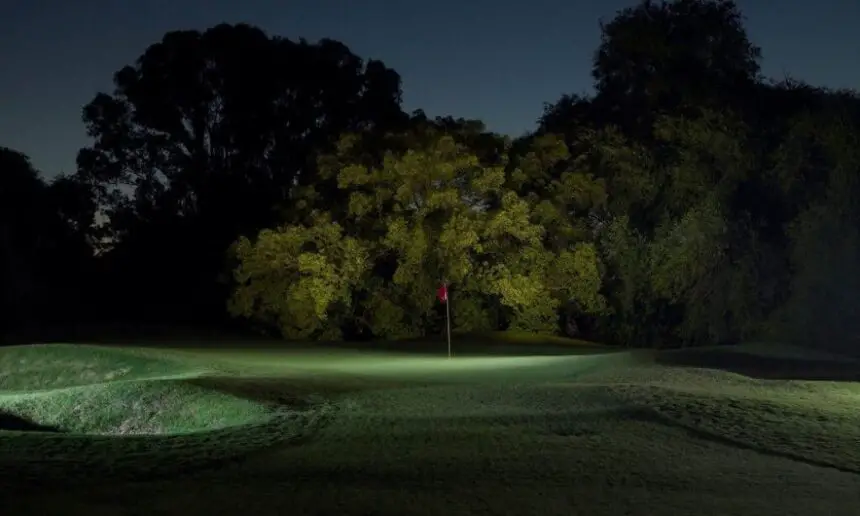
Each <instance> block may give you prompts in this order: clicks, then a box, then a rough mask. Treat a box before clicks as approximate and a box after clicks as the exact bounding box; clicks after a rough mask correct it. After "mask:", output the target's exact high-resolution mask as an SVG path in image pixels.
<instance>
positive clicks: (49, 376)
mask: <svg viewBox="0 0 860 516" xmlns="http://www.w3.org/2000/svg"><path fill="white" fill-rule="evenodd" d="M219 374H223V373H220V372H219V371H218V370H217V368H214V367H202V366H201V365H200V364H199V363H195V362H188V361H182V360H178V359H176V358H174V357H172V356H170V355H169V354H158V353H153V352H152V351H148V350H133V349H132V350H118V349H111V348H102V347H96V346H71V345H39V346H17V347H11V348H0V471H2V472H5V473H13V472H14V473H13V474H14V475H15V476H16V477H22V476H23V477H27V478H33V479H40V480H42V481H52V480H57V479H68V478H74V479H76V480H79V481H86V479H87V478H90V477H91V476H92V475H93V474H94V473H95V474H97V475H101V474H103V473H104V472H105V471H110V472H112V474H114V475H119V476H130V477H142V476H152V475H165V474H169V473H171V472H173V473H178V472H182V471H185V470H187V469H189V468H192V467H195V466H202V465H205V464H211V463H213V462H219V461H223V460H226V459H230V458H237V457H242V456H245V455H247V454H249V453H253V452H255V451H257V450H260V449H262V448H266V447H268V446H271V445H273V444H276V443H279V442H283V441H286V440H290V439H292V438H296V437H300V436H301V435H303V433H304V432H306V431H308V430H309V429H310V428H311V427H312V426H313V424H314V423H315V422H316V421H318V419H319V417H320V416H321V415H322V414H323V413H324V412H325V410H324V409H325V407H323V406H320V407H316V408H315V409H314V410H309V409H308V408H307V407H300V406H298V403H294V404H292V405H291V404H287V403H283V402H279V401H278V400H276V399H255V397H254V394H255V393H254V391H253V390H245V391H243V394H244V395H243V396H237V395H236V393H231V392H227V391H225V390H223V389H220V388H219V384H218V378H219ZM294 401H296V402H298V401H299V400H294ZM4 466H7V467H4ZM13 466H14V467H13ZM72 473H74V475H73V476H71V477H70V475H71V474H72Z"/></svg>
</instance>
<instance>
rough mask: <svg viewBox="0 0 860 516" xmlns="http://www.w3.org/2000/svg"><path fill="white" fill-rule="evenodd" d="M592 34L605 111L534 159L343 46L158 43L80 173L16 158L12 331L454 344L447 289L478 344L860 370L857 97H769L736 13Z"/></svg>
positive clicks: (727, 5) (213, 36)
mask: <svg viewBox="0 0 860 516" xmlns="http://www.w3.org/2000/svg"><path fill="white" fill-rule="evenodd" d="M601 29H602V38H601V41H600V45H599V47H598V48H597V50H596V51H595V54H594V60H593V69H592V76H593V79H594V86H595V88H594V93H593V94H591V95H565V96H563V97H562V98H560V99H558V100H557V101H555V102H552V103H548V104H546V105H545V107H544V111H543V113H542V114H541V115H540V116H539V119H538V128H537V129H536V130H535V131H534V132H533V133H531V134H528V135H526V136H524V137H520V138H516V139H512V138H509V137H507V136H504V135H500V134H496V133H493V132H491V131H489V130H487V128H486V127H485V126H484V124H483V123H481V122H480V121H478V120H466V119H462V118H454V117H437V118H429V117H427V116H426V115H425V114H424V113H423V112H421V111H420V110H419V111H416V112H413V113H406V112H404V111H403V109H402V105H401V83H400V78H399V76H398V74H397V73H396V72H395V71H394V70H392V69H390V68H388V67H386V66H385V65H384V64H383V63H382V62H380V61H375V60H364V59H362V58H360V57H358V56H356V55H354V54H353V53H352V52H351V51H350V50H349V49H348V47H346V46H345V45H344V44H342V43H340V42H337V41H333V40H327V39H324V40H322V41H320V42H317V43H308V42H307V41H304V40H299V41H292V40H289V39H286V38H281V37H273V36H269V35H267V34H266V33H264V32H263V31H262V30H260V29H258V28H256V27H251V26H248V25H243V24H239V25H227V24H222V25H218V26H216V27H213V28H211V29H208V30H206V31H202V32H201V31H176V32H170V33H168V34H166V35H165V36H164V37H163V39H162V40H161V41H159V42H157V43H155V44H153V45H152V46H150V47H149V48H147V49H146V50H145V52H144V53H143V54H142V55H141V57H140V58H139V59H138V60H137V62H136V63H135V64H134V65H131V66H127V67H125V68H123V69H122V70H120V71H118V72H117V73H116V74H115V76H114V83H115V87H116V88H115V91H114V92H113V93H111V94H107V93H100V94H98V95H97V96H96V97H95V98H94V99H93V101H92V102H90V103H89V104H88V105H87V106H86V107H85V108H84V110H83V121H84V123H85V124H86V127H87V130H88V133H89V135H90V136H91V137H92V143H91V145H89V146H87V147H86V148H84V149H81V151H80V153H79V154H78V159H77V165H78V167H77V171H76V172H75V173H74V174H71V175H68V176H62V177H59V178H57V179H55V180H53V181H46V180H45V179H44V178H41V177H40V176H39V174H38V173H37V172H36V171H35V170H33V168H32V166H31V165H30V164H29V161H28V159H27V158H26V156H23V155H22V154H20V153H17V152H15V151H13V150H10V149H2V150H0V167H2V168H0V172H1V173H0V181H2V183H0V185H2V187H0V210H2V211H3V215H2V219H0V253H2V254H0V257H2V260H3V261H2V263H3V267H2V269H0V274H2V284H3V285H4V295H3V298H2V303H3V306H2V313H3V314H4V315H5V317H4V323H3V326H5V328H4V329H11V328H13V327H15V326H16V325H17V326H21V325H25V324H58V323H62V322H66V323H70V322H71V323H73V322H74V321H80V320H89V321H122V322H127V323H145V322H159V323H176V324H221V323H224V322H225V321H227V320H230V321H232V324H239V325H241V326H243V327H248V328H255V329H257V330H259V331H261V332H265V333H269V334H278V335H282V336H284V337H287V338H296V339H311V340H313V339H316V340H330V339H363V338H385V339H398V338H406V337H415V336H422V335H431V334H435V333H438V332H440V331H441V330H442V327H443V325H444V307H441V306H439V304H438V302H437V301H436V300H435V297H434V293H435V290H436V288H437V287H438V286H439V284H440V283H441V282H442V281H445V282H447V283H448V285H449V289H450V295H451V299H450V301H451V308H452V324H453V327H454V328H455V329H457V330H461V331H478V330H495V329H508V328H516V329H521V330H527V331H539V332H554V333H562V334H567V335H571V336H578V337H584V338H589V339H595V340H600V341H604V342H611V343H615V344H619V345H626V346H645V347H665V346H689V345H708V344H718V343H732V342H739V341H742V340H747V339H753V338H778V339H781V340H793V341H798V342H803V343H805V344H808V345H815V346H819V347H824V348H839V349H855V350H856V349H860V345H858V343H860V340H858V339H860V318H858V317H856V316H855V307H857V306H860V304H858V301H860V295H858V294H860V278H858V277H857V274H856V273H855V272H854V271H855V268H856V265H857V264H858V263H860V234H858V224H857V222H858V216H860V210H858V207H857V202H856V199H857V198H858V197H857V194H858V193H860V191H858V184H857V183H858V177H860V176H858V172H860V97H858V94H857V92H855V91H842V90H838V91H837V90H831V89H827V88H822V87H816V86H813V85H809V84H805V83H801V82H798V81H794V80H791V79H786V80H783V81H778V82H777V81H770V80H765V79H764V78H762V77H761V74H760V68H759V62H760V51H759V49H758V48H757V47H756V46H755V45H754V44H753V43H751V42H750V41H749V39H748V37H747V34H746V32H745V29H744V27H743V23H742V16H741V13H740V11H739V10H738V8H737V6H736V5H735V4H734V2H731V1H720V0H677V1H674V2H651V1H646V2H641V3H639V4H637V5H634V6H632V7H630V8H628V9H625V10H623V11H620V12H619V13H617V15H616V16H615V18H613V19H612V20H611V21H609V22H608V23H605V24H603V25H602V26H601ZM22 201H23V202H22Z"/></svg>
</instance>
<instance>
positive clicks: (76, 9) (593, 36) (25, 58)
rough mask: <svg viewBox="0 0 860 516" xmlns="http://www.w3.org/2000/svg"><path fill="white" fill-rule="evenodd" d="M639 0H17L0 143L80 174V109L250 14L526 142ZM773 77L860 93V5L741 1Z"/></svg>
mask: <svg viewBox="0 0 860 516" xmlns="http://www.w3.org/2000/svg"><path fill="white" fill-rule="evenodd" d="M634 3H636V2H635V0H525V1H523V0H507V1H498V0H495V1H490V0H434V1H427V2H419V1H417V0H410V1H407V0H279V1H274V0H272V1H266V0H244V1H237V0H208V1H204V0H135V1H131V0H6V1H4V2H3V8H2V10H0V12H2V14H0V74H2V75H0V145H3V146H6V147H11V148H13V149H16V150H19V151H22V152H24V153H26V154H28V155H30V157H31V158H32V160H33V163H34V165H35V166H36V167H37V168H38V169H40V170H42V171H43V172H44V173H45V174H46V175H48V176H51V175H54V174H56V173H58V172H61V171H65V172H71V171H73V170H74V163H75V155H76V153H77V150H78V149H79V148H80V147H81V146H83V145H86V144H87V143H88V139H87V136H86V134H85V132H84V127H83V124H82V123H81V121H80V113H81V108H82V106H83V105H84V104H86V103H87V102H88V101H90V100H91V99H92V97H93V95H94V94H95V93H96V92H97V91H99V90H102V91H111V90H112V85H111V77H112V75H113V73H114V72H115V71H116V70H118V69H119V68H121V67H122V66H124V65H126V64H131V63H132V62H133V61H134V60H135V59H136V58H137V57H138V56H139V55H140V54H141V53H142V52H143V50H144V49H145V48H146V47H147V46H148V45H150V44H151V43H154V42H156V41H158V40H159V39H160V38H161V36H163V34H164V33H165V32H167V31H169V30H176V29H205V28H208V27H210V26H212V25H215V24H217V23H220V22H231V23H235V22H247V23H251V24H254V25H257V26H259V27H261V28H263V29H265V30H266V31H267V32H269V33H270V34H277V35H281V36H286V37H289V38H291V39H298V38H299V37H305V38H307V39H308V40H311V41H316V40H318V39H320V38H322V37H330V38H333V39H337V40H340V41H342V42H344V43H345V44H347V45H348V46H349V47H350V49H351V50H352V51H353V52H354V53H356V54H357V55H359V56H361V57H363V58H376V59H381V60H383V61H384V62H385V63H386V64H387V65H388V66H391V67H393V68H394V69H395V70H397V71H398V72H399V73H400V75H401V77H402V78H403V89H404V102H405V107H406V109H408V110H412V109H416V108H419V107H420V108H423V109H424V110H425V111H426V112H427V114H428V115H431V116H436V115H447V114H451V115H454V116H464V117H470V118H480V119H482V120H484V121H485V122H486V123H487V125H488V127H489V128H490V129H492V130H495V131H499V132H502V133H506V134H510V135H512V136H517V135H519V134H521V133H523V132H525V131H528V130H531V129H533V128H534V124H535V120H536V119H537V117H538V116H539V115H540V113H541V109H542V105H543V103H544V102H547V101H554V100H556V99H557V98H558V97H559V96H560V95H561V94H562V93H564V92H573V93H576V92H588V91H590V89H591V78H590V76H589V72H590V66H591V57H592V54H593V52H594V50H595V48H596V47H597V45H598V42H599V26H598V20H599V19H600V18H601V17H602V18H605V19H607V20H608V19H610V18H611V17H612V16H613V15H614V13H615V12H616V11H617V10H618V9H621V8H623V7H626V6H629V5H633V4H634ZM738 5H739V6H740V7H741V9H742V11H743V12H744V14H745V15H746V17H747V23H746V26H747V30H748V32H749V35H750V37H751V39H752V40H753V42H754V43H756V44H757V45H759V46H760V47H762V51H763V54H764V60H763V68H764V73H765V75H767V76H771V77H780V78H781V77H783V76H784V74H785V73H789V74H790V75H791V76H793V77H795V78H797V79H802V80H806V81H809V82H812V83H814V84H817V85H826V86H831V87H850V88H860V66H858V65H860V35H858V33H860V28H858V22H860V1H858V0H816V1H814V2H813V1H809V0H739V1H738Z"/></svg>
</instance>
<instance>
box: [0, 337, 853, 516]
mask: <svg viewBox="0 0 860 516" xmlns="http://www.w3.org/2000/svg"><path fill="white" fill-rule="evenodd" d="M723 351H724V352H728V351H725V350H723ZM147 353H154V354H155V356H157V357H161V358H163V359H164V360H166V361H170V362H173V361H179V362H180V363H183V360H184V359H181V358H180V357H186V358H187V360H184V363H185V365H186V367H187V370H189V371H196V370H198V369H199V368H200V367H202V366H203V365H206V364H209V365H210V366H211V368H212V370H213V371H214V372H212V373H210V374H208V375H204V376H182V377H181V378H174V379H172V380H169V381H175V382H181V384H182V385H184V386H187V387H189V388H192V387H193V388H194V389H201V390H203V391H207V392H211V393H214V394H213V395H216V396H227V397H230V398H235V399H240V400H247V401H253V402H255V403H260V404H261V405H263V406H266V407H278V406H280V407H283V406H287V407H292V412H286V413H285V414H287V415H292V417H294V418H295V419H293V420H292V421H289V422H285V423H286V426H285V427H284V428H282V429H278V428H277V427H275V426H270V427H265V425H269V424H271V425H274V424H275V423H276V422H275V421H269V422H266V423H259V424H258V426H256V427H251V428H259V429H260V430H261V433H260V434H255V433H254V431H251V432H244V433H243V432H240V431H239V430H240V428H239V427H230V428H225V429H222V430H217V431H213V432H204V433H193V434H192V433H188V434H181V435H173V436H155V437H139V436H132V437H128V438H126V437H122V438H92V437H89V436H69V435H63V434H60V435H57V434H42V435H37V434H36V433H17V434H14V437H13V439H14V440H15V444H17V445H20V446H15V447H12V446H8V447H7V448H5V449H6V450H7V455H6V456H5V459H4V456H3V455H0V471H4V470H11V469H12V468H16V467H18V466H19V465H21V464H22V463H23V462H25V461H22V460H21V459H22V457H23V456H22V453H24V452H26V453H28V454H29V456H31V457H33V456H36V455H37V454H39V453H41V451H42V450H43V449H45V447H53V448H52V449H53V450H54V452H53V453H54V455H55V458H58V459H63V460H65V461H66V462H63V460H54V462H53V463H52V462H50V461H45V460H42V461H41V462H39V461H38V460H37V461H36V462H35V465H34V466H33V468H32V469H31V470H30V471H31V473H32V475H31V477H32V476H36V477H37V478H41V479H44V478H53V479H54V483H53V484H52V485H50V486H47V487H46V486H42V487H39V486H36V487H34V484H32V482H30V480H29V479H25V480H26V481H21V479H20V478H17V479H16V478H12V477H9V478H8V479H0V482H5V483H6V487H7V490H5V492H10V493H15V494H14V496H9V497H8V498H6V499H4V503H5V505H4V510H6V509H7V508H8V510H9V511H12V512H11V513H16V514H18V513H20V514H71V513H79V514H87V515H88V516H94V515H97V514H110V515H114V514H147V515H148V514H185V515H189V514H190V515H194V514H206V515H211V514H243V513H249V514H250V513H253V514H308V515H311V514H320V515H323V514H332V515H345V516H350V515H353V516H359V515H370V514H377V515H395V514H397V515H401V514H417V515H438V514H446V515H460V514H463V515H466V514H468V515H475V514H523V515H533V514H541V515H549V514H559V515H562V514H563V515H566V516H569V515H577V514H582V515H589V516H592V515H612V516H615V515H618V514H628V515H634V514H635V515H649V516H650V515H654V514H679V515H681V514H696V515H699V514H712V515H732V516H736V515H745V514H749V515H753V514H754V515H756V516H761V515H773V516H777V515H779V516H784V515H791V514H797V515H816V514H822V515H845V516H855V515H856V514H857V507H860V475H858V474H856V473H852V471H854V469H853V468H854V467H855V466H856V465H857V460H858V455H857V442H860V436H858V434H857V428H860V417H858V415H857V410H856V407H857V403H858V400H860V392H858V385H857V384H854V383H850V382H800V381H775V380H757V379H753V378H749V377H746V376H742V375H739V374H735V373H731V372H727V371H723V370H717V369H715V368H713V367H710V366H711V365H714V364H716V363H717V361H718V360H720V359H721V358H720V357H718V355H710V354H708V353H707V352H706V353H705V354H704V355H700V356H699V359H698V362H697V363H695V364H688V365H681V364H678V363H675V364H673V365H671V366H667V365H666V362H665V360H666V359H665V358H664V357H662V356H660V355H659V354H657V355H655V354H652V353H635V354H615V355H611V356H607V357H606V358H605V359H604V358H603V357H600V356H588V357H577V356H566V357H558V358H557V359H556V358H541V359H540V360H534V359H527V360H526V362H529V363H530V364H532V365H530V366H529V367H514V366H515V365H516V362H517V361H516V360H508V359H505V360H490V359H480V358H477V359H474V360H473V361H470V360H472V359H462V360H460V361H455V362H446V361H445V360H438V359H428V358H422V357H421V356H416V357H414V358H409V359H406V358H404V357H403V356H402V355H401V354H398V355H397V356H395V357H392V356H389V355H386V354H383V353H376V354H374V353H368V354H360V353H359V354H356V353H346V352H343V353H341V352H339V351H332V353H330V354H325V353H323V354H320V355H319V356H314V357H310V358H307V357H306V358H302V357H303V356H304V355H303V354H304V352H303V351H297V350H292V351H289V350H288V351H281V350H275V349H271V348H265V347H261V348H256V349H254V348H251V347H250V346H248V345H247V344H246V343H242V345H241V346H237V347H236V348H234V349H230V348H228V347H222V348H220V349H214V350H206V351H203V350H195V349H193V348H190V347H187V346H183V347H182V349H181V350H180V351H176V352H172V351H171V352H163V354H160V353H161V352H160V351H159V350H155V349H152V350H148V351H147ZM584 354H589V355H590V353H589V352H584ZM703 357H704V358H703ZM434 360H435V361H434ZM529 360H531V361H529ZM661 360H663V362H661ZM329 361H330V362H329ZM469 364H474V365H475V366H474V368H472V366H470V365H469ZM487 364H490V365H494V366H495V365H496V364H497V365H498V367H499V368H501V369H502V370H498V371H487V370H486V369H482V368H481V367H478V366H482V365H483V366H486V365H487ZM461 365H462V367H461ZM302 368H304V369H302ZM327 368H328V369H327ZM505 368H507V369H505ZM185 374H186V373H181V375H185ZM137 381H143V382H144V383H146V382H148V381H157V382H164V381H168V380H166V379H163V378H162V379H157V380H151V379H150V380H142V379H141V380H137ZM323 400H325V401H323ZM245 430H248V428H247V427H246V428H245ZM279 432H283V433H284V434H289V435H290V436H293V437H295V438H296V439H298V440H287V441H286V442H280V441H279V442H273V441H269V440H267V439H270V438H271V436H273V435H276V434H278V433H279ZM255 435H256V436H257V437H253V436H255ZM0 436H5V437H4V438H6V437H9V436H13V434H12V433H4V432H0ZM70 437H75V438H81V439H78V440H75V439H72V440H65V441H61V440H55V439H63V438H70ZM256 439H259V440H256ZM28 440H29V442H30V444H27V442H28ZM48 443H50V444H48ZM247 443H251V444H250V445H248V446H247V447H245V448H243V446H246V444H247ZM132 444H133V445H132ZM0 446H2V444H0ZM28 446H30V448H28ZM28 449H29V450H30V451H27V450H28ZM135 453H138V454H137V455H135ZM231 453H232V454H233V455H229V454H231ZM219 454H221V455H219ZM231 457H232V458H231ZM239 458H242V459H243V460H234V459H239ZM202 459H207V460H210V462H205V461H204V460H202ZM3 460H5V461H6V462H3ZM219 460H220V462H219ZM99 461H103V462H99ZM105 461H106V462H105ZM203 465H205V466H211V467H206V468H202V467H201V466H203ZM214 466H217V467H214ZM74 468H77V469H74ZM186 469H193V470H194V474H182V475H181V476H177V473H180V472H182V473H184V472H185V470H186ZM45 472H50V474H45ZM69 472H80V475H81V476H80V477H79V478H80V479H82V480H84V481H82V482H81V481H77V479H78V477H76V478H75V479H74V480H75V482H76V483H75V485H74V486H70V485H69V484H68V481H69V479H68V478H67V479H66V480H63V479H62V478H60V477H63V476H64V475H69V474H70V473H69ZM51 475H53V476H51ZM161 475H164V478H159V477H160V476H161ZM129 479H134V480H137V482H134V483H131V482H128V480H129ZM43 482H44V480H43ZM0 487H4V486H0Z"/></svg>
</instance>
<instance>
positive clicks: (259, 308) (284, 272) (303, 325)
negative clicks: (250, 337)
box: [230, 217, 369, 340]
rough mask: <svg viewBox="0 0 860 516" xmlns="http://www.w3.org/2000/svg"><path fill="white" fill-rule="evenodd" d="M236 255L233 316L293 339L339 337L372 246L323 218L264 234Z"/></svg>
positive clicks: (240, 247) (239, 247)
mask: <svg viewBox="0 0 860 516" xmlns="http://www.w3.org/2000/svg"><path fill="white" fill-rule="evenodd" d="M233 252H234V254H235V256H236V258H237V259H238V261H239V266H238V267H237V268H236V270H235V273H234V280H235V282H236V290H235V292H234V295H233V297H232V299H231V301H230V311H231V313H233V314H234V315H237V316H243V317H248V318H255V319H258V320H261V321H263V322H267V323H271V324H276V325H277V327H278V328H279V329H280V331H281V333H282V334H283V335H284V336H285V337H286V338H293V339H307V338H320V339H325V340H331V339H337V338H339V337H340V324H342V323H343V322H344V321H345V320H346V318H347V317H348V316H349V313H350V312H349V311H350V309H351V308H352V293H353V289H354V288H355V287H356V285H358V284H360V282H361V281H362V280H363V279H364V276H365V275H366V273H367V270H368V266H369V262H368V260H369V258H368V256H369V252H368V249H367V247H366V246H365V245H364V244H363V243H362V242H361V241H360V240H357V239H355V238H352V237H344V235H343V230H342V228H341V227H340V226H339V225H338V224H337V223H334V222H330V221H328V220H325V219H324V218H322V217H321V218H319V219H318V220H317V221H316V223H315V224H313V225H311V226H309V227H304V226H290V227H284V228H280V229H279V230H264V231H262V232H260V235H259V236H258V237H257V239H256V241H254V242H252V241H251V240H249V239H248V238H244V237H243V238H241V239H240V240H239V241H238V242H237V243H236V244H235V245H234V247H233Z"/></svg>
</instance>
